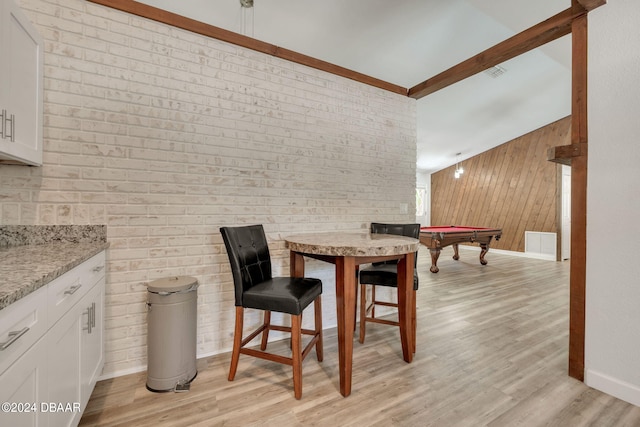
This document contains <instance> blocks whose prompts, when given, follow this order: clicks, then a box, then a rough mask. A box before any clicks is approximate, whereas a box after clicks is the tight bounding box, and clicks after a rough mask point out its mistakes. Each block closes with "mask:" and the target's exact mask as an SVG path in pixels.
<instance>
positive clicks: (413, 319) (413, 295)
mask: <svg viewBox="0 0 640 427" xmlns="http://www.w3.org/2000/svg"><path fill="white" fill-rule="evenodd" d="M410 295H411V333H412V334H413V352H414V353H415V352H416V338H417V327H418V324H417V313H416V291H415V289H413V290H412V291H411V292H410Z"/></svg>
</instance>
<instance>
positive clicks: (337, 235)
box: [284, 231, 420, 257]
mask: <svg viewBox="0 0 640 427" xmlns="http://www.w3.org/2000/svg"><path fill="white" fill-rule="evenodd" d="M284 240H285V244H286V247H287V248H289V250H292V251H294V252H300V253H306V254H313V255H329V256H362V257H365V256H386V255H403V254H407V253H410V252H416V251H417V250H418V246H419V245H420V241H419V240H418V239H414V238H411V237H405V236H396V235H393V234H376V233H369V232H345V231H339V232H333V231H332V232H319V233H305V234H296V235H291V236H285V237H284Z"/></svg>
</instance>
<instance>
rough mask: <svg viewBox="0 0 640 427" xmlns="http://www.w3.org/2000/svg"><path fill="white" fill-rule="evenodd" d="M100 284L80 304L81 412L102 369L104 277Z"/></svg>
mask: <svg viewBox="0 0 640 427" xmlns="http://www.w3.org/2000/svg"><path fill="white" fill-rule="evenodd" d="M101 282H102V283H99V284H98V285H96V286H94V288H93V290H92V291H91V292H90V293H89V294H88V295H87V296H86V297H85V298H84V300H83V302H81V303H80V306H81V307H82V309H83V311H82V314H81V320H80V324H81V325H82V334H81V335H80V397H81V400H80V404H81V406H82V410H83V411H84V409H85V408H86V407H87V402H88V401H89V397H91V392H92V391H93V388H94V387H95V385H96V381H97V379H98V376H99V375H100V373H102V368H103V367H104V277H103V278H102V279H101Z"/></svg>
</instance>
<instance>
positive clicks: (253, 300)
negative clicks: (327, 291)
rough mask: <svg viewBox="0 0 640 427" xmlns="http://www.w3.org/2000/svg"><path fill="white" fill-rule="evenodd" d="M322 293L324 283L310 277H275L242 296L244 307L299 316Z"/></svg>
mask: <svg viewBox="0 0 640 427" xmlns="http://www.w3.org/2000/svg"><path fill="white" fill-rule="evenodd" d="M321 293H322V281H321V280H320V279H313V278H309V277H304V278H303V277H274V278H272V279H270V280H265V281H264V282H262V283H259V284H257V285H255V286H253V287H251V288H250V289H248V290H246V291H245V292H244V294H243V296H242V306H243V307H246V308H256V309H259V310H269V311H277V312H280V313H289V314H293V315H298V314H300V313H302V311H303V310H304V309H305V308H306V307H307V306H308V305H309V304H311V303H312V302H313V300H315V299H316V298H317V297H318V296H319V295H320V294H321Z"/></svg>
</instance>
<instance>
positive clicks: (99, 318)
mask: <svg viewBox="0 0 640 427" xmlns="http://www.w3.org/2000/svg"><path fill="white" fill-rule="evenodd" d="M105 262H106V260H105V254H104V252H102V253H100V254H98V255H96V256H94V257H93V258H91V259H89V260H87V261H85V262H84V263H82V264H80V265H79V266H77V267H75V268H74V269H72V270H71V271H69V272H67V273H65V274H64V275H63V276H61V277H59V278H57V279H55V280H54V281H52V282H51V283H49V284H48V285H47V287H45V288H41V289H39V290H37V291H36V292H34V293H33V294H32V295H29V296H28V297H26V298H25V300H27V298H29V299H28V300H27V301H25V302H30V301H31V300H33V301H40V300H41V299H42V296H41V294H37V293H38V292H44V293H45V294H46V297H47V305H46V307H45V308H44V309H45V310H46V312H47V314H48V315H49V316H48V322H47V323H48V325H49V328H48V329H47V330H46V331H45V332H43V333H42V337H41V338H39V340H38V341H37V342H36V343H35V344H33V345H31V346H30V347H29V348H28V349H27V350H26V351H24V352H23V353H22V354H20V355H17V354H12V355H11V356H12V357H13V359H15V361H11V360H9V361H8V362H10V363H11V364H10V365H9V366H8V367H7V368H6V370H5V371H4V372H3V373H2V374H0V384H1V386H0V403H2V402H7V403H8V404H9V405H15V411H16V412H11V411H8V412H6V411H4V409H5V407H3V411H1V412H0V426H5V425H6V426H49V427H59V426H60V427H62V426H65V427H66V426H76V425H78V423H79V421H80V418H81V417H82V411H84V409H85V407H86V405H87V402H88V401H89V397H90V396H91V392H92V391H93V388H94V386H95V384H96V380H97V378H98V376H99V375H100V373H101V371H102V367H103V366H104V340H103V334H104V324H103V320H104V314H103V313H104V287H105V278H104V273H105V272H104V269H105ZM21 301H22V300H20V301H18V302H17V303H15V304H19V303H20V302H21ZM23 305H24V304H23ZM30 305H31V304H29V305H26V306H30ZM6 310H7V313H3V312H4V310H3V311H1V312H0V322H3V321H4V319H5V317H8V314H11V315H12V317H13V318H16V319H20V320H21V321H22V322H23V323H24V320H22V318H24V317H25V316H23V315H17V314H16V313H22V312H23V311H24V308H22V305H17V306H16V307H14V305H13V304H12V305H11V306H9V307H7V308H6ZM5 314H7V316H4V317H3V315H5ZM42 316H43V314H42V313H41V312H40V313H39V315H38V316H36V315H34V314H29V316H28V317H27V318H28V319H33V318H34V317H38V318H42ZM14 323H16V324H17V325H18V326H16V327H20V326H21V325H22V323H17V320H16V321H14ZM31 323H33V321H32V322H31ZM20 330H21V331H22V330H24V328H22V329H20ZM34 330H35V328H34ZM28 333H29V332H26V333H24V337H20V338H19V339H17V340H15V343H14V344H15V347H14V348H20V347H18V343H19V341H20V340H23V339H24V341H23V342H26V343H28V342H29V341H27V339H28ZM13 337H15V335H13ZM33 338H34V337H33V336H31V339H33ZM10 339H11V337H10V336H9V335H8V334H7V335H6V341H8V340H10ZM3 340H5V339H4V338H2V337H0V342H2V341H3ZM6 341H5V342H6ZM12 345H13V344H12ZM14 353H15V350H14ZM2 357H3V355H2V351H0V362H1V361H2ZM0 366H2V365H1V364H0ZM29 404H31V405H32V407H27V406H26V405H29ZM9 409H11V408H9ZM32 409H33V411H31V410H32Z"/></svg>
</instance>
